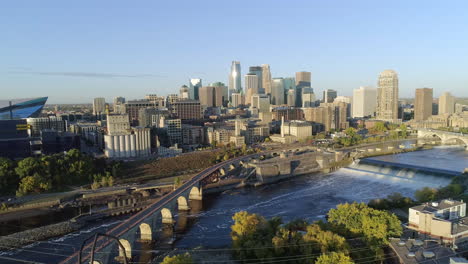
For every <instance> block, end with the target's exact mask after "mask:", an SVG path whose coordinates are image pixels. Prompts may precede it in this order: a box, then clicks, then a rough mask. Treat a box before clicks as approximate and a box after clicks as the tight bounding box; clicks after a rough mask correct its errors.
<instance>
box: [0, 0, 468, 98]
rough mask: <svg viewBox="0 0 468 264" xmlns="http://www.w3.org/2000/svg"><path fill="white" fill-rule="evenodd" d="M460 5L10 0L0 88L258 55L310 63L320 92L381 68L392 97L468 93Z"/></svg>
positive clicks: (57, 92) (467, 43)
mask: <svg viewBox="0 0 468 264" xmlns="http://www.w3.org/2000/svg"><path fill="white" fill-rule="evenodd" d="M246 7H248V8H246ZM467 9H468V2H467V1H463V0H454V1H451V2H450V3H449V4H448V3H445V2H441V1H435V0H428V1H422V0H419V1H418V0H416V1H406V0H395V1H392V2H391V4H388V3H386V2H378V1H370V0H356V1H352V2H350V1H345V0H338V2H326V1H303V0H291V1H289V2H288V3H284V2H280V1H278V2H276V1H269V0H258V1H253V2H252V1H245V0H240V1H237V2H235V3H230V4H226V3H225V2H224V1H215V0H206V1H202V2H193V1H189V0H181V1H177V2H170V1H165V2H154V1H148V0H143V1H138V2H125V1H110V0H103V1H91V0H83V1H79V2H73V3H70V2H63V1H58V0H44V1H40V2H37V1H29V2H28V4H26V5H25V4H24V3H20V2H15V1H8V2H6V3H4V4H3V5H2V9H0V31H1V32H2V36H3V39H5V41H4V42H2V46H1V47H0V57H1V58H2V59H1V60H0V87H1V89H2V95H0V96H1V97H2V98H0V99H8V98H22V97H40V96H49V100H50V102H51V103H54V104H56V103H59V102H60V103H75V102H92V99H93V98H95V97H105V98H106V100H107V101H110V100H111V99H112V98H113V97H116V96H123V97H125V98H129V99H138V98H143V97H144V95H145V94H149V93H153V94H161V95H166V94H170V93H178V92H179V88H180V86H182V85H187V84H188V82H189V79H190V78H201V79H202V80H203V84H204V85H206V84H208V83H212V82H217V81H221V82H223V83H225V84H226V85H227V84H228V74H229V71H230V66H231V62H232V61H240V63H241V75H242V78H241V79H242V82H244V75H245V74H246V73H248V67H249V66H256V65H261V64H269V65H270V67H271V73H272V77H294V75H295V72H299V71H308V72H311V73H312V85H311V86H312V88H314V90H315V93H316V94H317V95H318V97H321V92H322V91H323V90H325V89H333V90H337V91H338V94H339V95H345V96H351V95H352V91H353V89H357V88H359V86H372V87H376V86H377V79H378V75H379V74H380V73H381V72H382V71H384V70H386V69H393V70H395V71H396V72H397V73H398V76H399V84H400V85H399V86H400V95H401V96H402V97H413V96H414V91H415V89H416V88H422V87H429V88H433V89H434V97H438V96H439V95H440V94H441V93H442V92H450V93H451V94H452V95H454V96H456V97H468V74H466V69H468V20H467V19H466V12H465V10H467ZM243 86H244V85H243Z"/></svg>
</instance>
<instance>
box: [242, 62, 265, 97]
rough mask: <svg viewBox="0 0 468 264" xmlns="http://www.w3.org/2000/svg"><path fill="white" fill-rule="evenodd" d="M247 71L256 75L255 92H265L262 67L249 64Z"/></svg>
mask: <svg viewBox="0 0 468 264" xmlns="http://www.w3.org/2000/svg"><path fill="white" fill-rule="evenodd" d="M249 73H253V74H255V75H257V77H258V88H257V89H258V90H257V92H256V93H265V90H264V89H263V68H262V67H261V66H251V67H249ZM246 86H247V85H246Z"/></svg>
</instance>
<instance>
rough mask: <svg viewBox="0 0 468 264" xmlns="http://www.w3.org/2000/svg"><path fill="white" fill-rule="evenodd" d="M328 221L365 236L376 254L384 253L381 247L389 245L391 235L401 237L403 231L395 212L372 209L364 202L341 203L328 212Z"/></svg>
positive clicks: (356, 234) (352, 232)
mask: <svg viewBox="0 0 468 264" xmlns="http://www.w3.org/2000/svg"><path fill="white" fill-rule="evenodd" d="M328 221H329V222H330V223H331V224H332V225H338V226H341V227H344V228H345V229H346V230H348V231H349V232H350V233H351V234H353V235H355V236H358V237H361V236H362V237H364V240H365V241H366V243H367V245H368V246H369V247H370V248H371V249H373V250H374V252H375V253H376V255H377V253H379V254H381V253H382V252H381V251H380V249H381V247H382V246H385V245H388V243H389V238H390V237H399V236H400V235H401V233H402V232H403V229H402V227H401V222H400V220H398V218H397V217H396V216H395V215H394V214H391V213H388V212H386V211H379V210H375V209H372V208H370V207H369V206H367V205H366V204H364V203H356V202H354V203H352V204H349V203H345V204H339V205H338V206H337V207H336V209H331V210H330V211H329V212H328Z"/></svg>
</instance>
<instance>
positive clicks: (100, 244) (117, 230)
mask: <svg viewBox="0 0 468 264" xmlns="http://www.w3.org/2000/svg"><path fill="white" fill-rule="evenodd" d="M257 155H261V154H258V153H257V154H251V155H247V156H242V157H238V158H234V159H230V160H228V161H224V162H221V163H218V164H216V165H215V166H213V167H210V168H208V169H205V170H203V171H202V172H200V173H199V174H197V175H195V176H194V177H192V178H191V179H190V180H188V181H187V182H185V183H184V184H183V185H182V186H180V187H179V188H177V189H176V190H174V191H172V192H170V193H168V194H167V195H166V196H164V197H163V198H161V199H160V200H159V201H157V202H155V203H154V204H152V205H150V206H149V207H147V208H146V209H144V210H142V211H140V212H139V213H137V214H135V215H133V216H132V217H130V218H128V219H127V220H126V221H124V222H122V223H121V224H119V225H118V226H116V227H114V228H113V229H111V230H110V231H109V232H108V233H107V234H108V235H112V236H115V237H121V236H122V235H124V234H125V233H126V232H127V231H128V230H130V229H132V228H133V227H135V226H138V225H140V224H141V223H142V222H143V221H144V220H145V219H146V218H148V217H150V216H151V215H153V214H154V213H156V212H157V211H158V210H161V209H162V208H164V206H165V205H166V204H167V203H169V202H170V201H171V200H172V199H176V198H177V197H179V196H180V195H181V194H182V193H184V192H185V191H187V190H189V189H190V188H192V187H193V186H194V185H195V184H196V183H197V182H198V181H200V180H202V179H204V178H205V177H207V176H209V175H210V174H211V173H213V172H215V171H216V170H218V169H219V168H221V167H223V166H225V165H226V164H229V163H232V162H236V161H239V160H242V159H246V158H251V157H254V156H257ZM112 242H113V241H112V240H110V239H107V238H104V237H100V238H99V239H98V240H97V242H96V250H95V251H96V252H98V251H99V250H101V249H103V248H104V247H106V246H107V245H109V244H110V243H112ZM91 247H92V243H88V244H87V245H86V246H85V247H84V249H83V252H85V251H88V252H89V251H90V249H91ZM79 253H80V252H75V253H74V254H73V255H71V256H70V257H68V258H67V259H65V260H64V261H62V262H60V263H63V264H65V263H68V264H70V263H79V262H78V259H79ZM88 259H89V255H86V256H84V258H83V260H88ZM83 260H82V261H83Z"/></svg>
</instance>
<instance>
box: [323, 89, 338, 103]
mask: <svg viewBox="0 0 468 264" xmlns="http://www.w3.org/2000/svg"><path fill="white" fill-rule="evenodd" d="M336 97H337V92H336V91H335V90H332V89H327V90H325V91H323V100H322V102H323V103H333V100H335V98H336Z"/></svg>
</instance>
